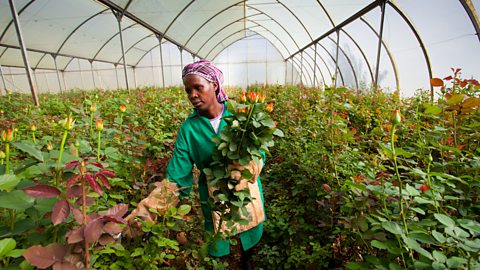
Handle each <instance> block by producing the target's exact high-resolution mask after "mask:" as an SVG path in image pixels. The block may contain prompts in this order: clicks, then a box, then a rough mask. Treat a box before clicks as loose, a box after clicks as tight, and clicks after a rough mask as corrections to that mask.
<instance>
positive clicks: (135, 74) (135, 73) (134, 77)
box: [132, 67, 137, 89]
mask: <svg viewBox="0 0 480 270" xmlns="http://www.w3.org/2000/svg"><path fill="white" fill-rule="evenodd" d="M132 69H133V87H134V89H137V72H136V67H132Z"/></svg>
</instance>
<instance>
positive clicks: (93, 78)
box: [88, 60, 97, 89]
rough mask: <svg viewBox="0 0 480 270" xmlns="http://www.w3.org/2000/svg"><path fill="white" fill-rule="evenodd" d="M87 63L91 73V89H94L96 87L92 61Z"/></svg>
mask: <svg viewBox="0 0 480 270" xmlns="http://www.w3.org/2000/svg"><path fill="white" fill-rule="evenodd" d="M88 62H90V70H91V71H92V81H93V89H96V88H97V86H96V84H95V73H94V72H93V60H90V61H88Z"/></svg>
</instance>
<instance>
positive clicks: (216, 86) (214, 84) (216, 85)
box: [212, 82, 218, 93]
mask: <svg viewBox="0 0 480 270" xmlns="http://www.w3.org/2000/svg"><path fill="white" fill-rule="evenodd" d="M212 84H213V88H214V89H215V93H218V84H217V83H216V82H212Z"/></svg>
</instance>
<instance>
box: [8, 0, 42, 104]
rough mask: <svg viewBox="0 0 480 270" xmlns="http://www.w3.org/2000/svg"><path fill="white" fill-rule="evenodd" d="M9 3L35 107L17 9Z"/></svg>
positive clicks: (33, 88) (29, 69)
mask: <svg viewBox="0 0 480 270" xmlns="http://www.w3.org/2000/svg"><path fill="white" fill-rule="evenodd" d="M9 3H10V10H11V12H12V17H13V22H14V23H15V30H16V31H17V37H18V43H19V44H20V47H21V51H22V57H23V62H24V64H25V71H26V72H27V79H28V84H29V85H30V91H31V92H32V98H33V103H34V104H35V106H38V105H39V102H38V96H37V92H36V91H35V87H34V85H33V80H32V73H31V68H30V63H29V62H28V54H27V50H26V48H25V43H24V41H23V35H22V29H21V27H20V21H19V19H18V13H17V9H16V8H15V3H14V0H9Z"/></svg>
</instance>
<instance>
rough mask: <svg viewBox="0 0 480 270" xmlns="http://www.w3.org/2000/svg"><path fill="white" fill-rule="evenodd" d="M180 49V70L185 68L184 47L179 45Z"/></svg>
mask: <svg viewBox="0 0 480 270" xmlns="http://www.w3.org/2000/svg"><path fill="white" fill-rule="evenodd" d="M178 50H179V51H180V70H183V49H182V47H180V46H178Z"/></svg>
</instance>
